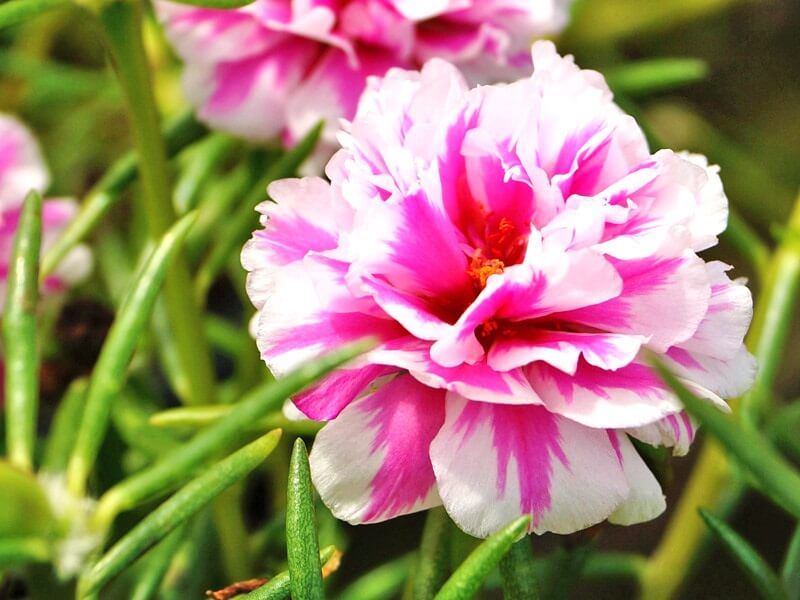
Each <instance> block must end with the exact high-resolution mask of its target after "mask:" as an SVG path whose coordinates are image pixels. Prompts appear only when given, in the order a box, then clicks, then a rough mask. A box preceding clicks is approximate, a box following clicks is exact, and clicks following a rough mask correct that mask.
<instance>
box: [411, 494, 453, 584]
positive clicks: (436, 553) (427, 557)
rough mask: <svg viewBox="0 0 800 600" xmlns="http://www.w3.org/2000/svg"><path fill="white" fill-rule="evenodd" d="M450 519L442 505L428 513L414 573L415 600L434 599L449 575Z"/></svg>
mask: <svg viewBox="0 0 800 600" xmlns="http://www.w3.org/2000/svg"><path fill="white" fill-rule="evenodd" d="M449 530H450V518H449V517H448V516H447V513H446V512H445V510H444V508H442V507H441V506H438V507H436V508H432V509H430V510H429V511H428V516H427V518H426V519H425V528H424V529H423V530H422V541H421V543H420V549H419V559H418V561H417V569H416V573H415V574H414V586H413V595H412V597H413V599H414V600H430V599H431V598H433V597H434V596H435V595H436V592H438V591H439V589H440V588H441V587H442V584H444V582H445V581H446V580H447V575H448V574H449V560H450V532H449Z"/></svg>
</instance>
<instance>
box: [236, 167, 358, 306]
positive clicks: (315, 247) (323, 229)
mask: <svg viewBox="0 0 800 600" xmlns="http://www.w3.org/2000/svg"><path fill="white" fill-rule="evenodd" d="M269 194H270V196H272V198H273V199H274V200H275V202H271V201H268V202H262V203H261V204H259V205H258V206H257V207H256V210H258V211H259V212H260V213H261V225H262V226H263V227H264V229H262V230H257V231H256V232H254V233H253V237H252V239H251V240H250V241H248V242H247V244H246V245H245V247H244V249H243V250H242V266H243V267H244V268H245V270H246V271H248V272H249V273H250V275H248V278H247V293H248V294H249V296H250V300H251V301H252V302H253V304H254V305H255V307H256V308H260V307H261V306H262V305H263V303H264V296H265V294H266V293H268V292H269V289H270V288H271V286H272V279H273V278H274V277H275V276H276V273H277V270H278V269H280V268H281V267H283V266H285V265H288V264H290V263H293V262H296V261H300V260H302V259H303V258H304V257H305V256H306V255H307V254H308V253H309V252H322V251H325V250H331V249H333V248H335V247H336V245H337V243H338V237H339V233H338V228H339V227H342V226H344V225H346V223H347V220H348V218H349V210H348V208H349V207H348V206H347V205H346V204H344V203H340V202H336V201H335V199H334V197H333V195H332V194H331V189H330V185H329V184H328V183H326V182H325V181H324V180H323V179H321V178H319V177H307V178H304V179H282V180H280V181H276V182H274V183H273V184H271V185H270V186H269Z"/></svg>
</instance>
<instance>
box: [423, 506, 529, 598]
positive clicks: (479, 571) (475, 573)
mask: <svg viewBox="0 0 800 600" xmlns="http://www.w3.org/2000/svg"><path fill="white" fill-rule="evenodd" d="M530 522H531V518H530V517H529V516H527V515H526V516H524V517H520V518H518V519H516V520H514V521H512V522H511V523H509V524H508V525H506V526H505V527H503V528H502V529H501V530H500V531H498V532H497V533H495V534H494V535H493V536H491V537H489V538H487V539H486V541H484V542H483V543H482V544H481V545H480V546H478V547H477V548H475V550H473V551H472V553H471V554H470V555H469V556H468V557H467V559H466V560H465V561H464V562H463V563H461V566H459V567H458V569H456V571H455V573H453V575H451V577H450V579H448V580H447V582H446V583H445V584H444V586H443V587H442V589H441V590H440V591H439V593H438V594H436V598H435V600H468V599H469V598H472V597H474V596H475V594H477V593H478V590H480V588H481V586H482V585H483V582H484V581H485V580H486V578H487V577H488V576H489V573H491V572H492V569H494V568H495V567H496V566H497V564H498V563H499V562H500V560H501V559H502V558H503V557H504V556H505V555H506V553H507V552H508V551H509V550H510V549H511V546H512V544H514V542H516V541H517V539H519V537H520V536H521V535H522V534H524V533H525V530H526V529H527V528H528V525H529V524H530Z"/></svg>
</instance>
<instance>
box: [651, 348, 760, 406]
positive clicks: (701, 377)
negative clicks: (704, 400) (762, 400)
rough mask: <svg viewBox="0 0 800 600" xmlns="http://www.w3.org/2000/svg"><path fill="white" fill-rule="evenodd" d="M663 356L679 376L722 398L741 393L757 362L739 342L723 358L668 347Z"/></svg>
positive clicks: (754, 371) (749, 380) (752, 376)
mask: <svg viewBox="0 0 800 600" xmlns="http://www.w3.org/2000/svg"><path fill="white" fill-rule="evenodd" d="M665 358H666V359H667V363H668V364H669V366H670V367H671V368H672V369H673V370H674V371H675V372H676V373H678V374H679V375H681V376H682V377H684V378H685V379H688V380H689V381H691V382H694V383H696V384H698V385H700V386H702V387H703V388H705V389H707V390H709V391H711V392H714V393H715V394H717V395H718V396H722V397H723V398H736V397H737V396H741V395H742V394H744V393H745V392H746V391H747V390H749V389H750V387H751V386H752V385H753V381H754V380H755V377H756V371H757V370H758V365H757V364H756V359H755V357H754V356H753V355H752V354H750V353H749V352H748V351H747V348H745V347H744V345H742V346H741V347H740V348H739V351H738V352H737V353H736V354H735V355H734V356H732V357H731V358H727V359H724V360H722V359H719V358H713V357H711V356H708V355H705V354H699V353H698V354H695V353H690V352H686V351H685V350H683V349H682V348H679V347H675V348H670V349H669V351H667V353H666V355H665Z"/></svg>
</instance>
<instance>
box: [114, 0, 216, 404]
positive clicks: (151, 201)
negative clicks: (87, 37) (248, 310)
mask: <svg viewBox="0 0 800 600" xmlns="http://www.w3.org/2000/svg"><path fill="white" fill-rule="evenodd" d="M100 18H101V21H102V22H103V26H104V28H105V32H106V36H105V37H106V43H107V45H108V49H109V51H110V53H111V56H112V59H113V61H114V68H115V70H116V73H117V77H118V79H119V82H120V85H121V87H122V90H123V92H124V95H125V98H126V100H127V104H128V110H129V114H130V119H131V125H132V127H133V133H134V138H135V142H136V150H137V153H138V154H139V173H140V178H141V183H142V194H140V197H141V199H142V208H143V211H144V213H145V215H146V218H147V223H148V227H149V229H150V237H151V238H153V239H158V238H160V237H161V235H162V234H163V233H164V232H165V231H166V230H167V229H168V228H169V227H170V225H172V223H173V221H174V220H175V212H174V210H173V207H172V193H171V184H170V177H169V171H168V163H167V152H166V147H165V144H164V139H163V137H162V135H161V131H160V128H159V117H158V112H157V109H156V104H155V99H154V96H153V87H152V85H153V84H152V80H151V77H150V71H149V66H148V63H147V56H146V54H145V51H144V46H143V44H142V30H141V7H140V6H139V4H138V2H137V1H136V0H120V1H118V2H112V3H109V4H107V5H105V6H104V7H103V8H102V9H101V13H100ZM191 290H192V280H191V276H190V273H189V267H188V264H187V262H186V260H185V259H184V257H183V256H178V257H176V260H175V261H174V263H173V264H172V266H171V268H170V271H169V273H168V275H167V280H166V283H165V285H164V295H165V300H166V305H167V313H168V315H169V320H170V324H171V325H172V331H173V333H174V336H175V345H176V348H177V352H178V357H179V360H180V365H181V369H182V370H183V371H184V372H185V373H186V379H187V381H188V384H189V390H188V397H187V398H186V400H187V401H189V402H191V403H195V404H206V403H208V402H210V401H211V400H212V396H213V391H214V376H213V367H212V362H211V354H210V351H209V348H208V342H207V340H206V339H205V337H204V335H203V332H204V328H203V323H202V319H201V315H200V310H199V308H198V306H197V303H196V302H195V301H194V296H193V295H192V294H191Z"/></svg>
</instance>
